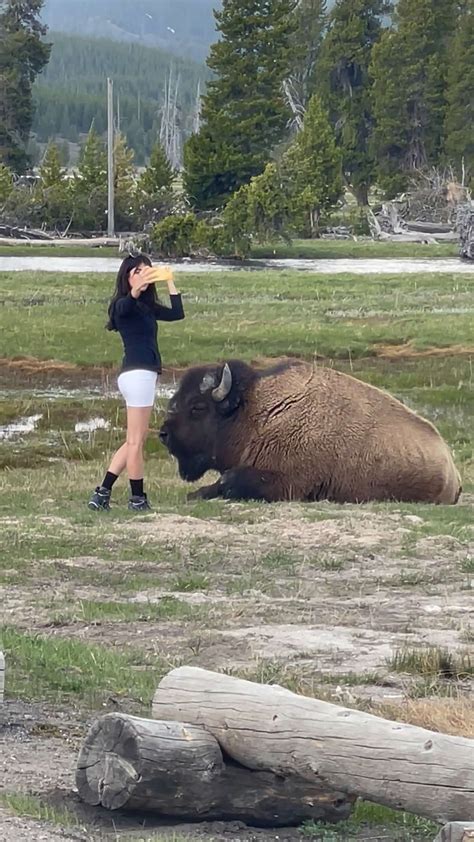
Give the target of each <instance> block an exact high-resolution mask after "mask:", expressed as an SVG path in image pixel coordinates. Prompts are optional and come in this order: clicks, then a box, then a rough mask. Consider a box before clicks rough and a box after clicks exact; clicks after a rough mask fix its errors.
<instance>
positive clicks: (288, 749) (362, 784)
mask: <svg viewBox="0 0 474 842" xmlns="http://www.w3.org/2000/svg"><path fill="white" fill-rule="evenodd" d="M153 716H154V717H156V718H159V719H165V720H169V719H174V720H178V719H179V720H182V721H186V722H191V723H192V724H194V725H201V726H204V727H205V728H206V729H207V730H208V731H209V732H210V733H211V734H213V735H214V736H215V738H216V739H217V740H218V742H219V744H220V746H221V747H222V749H223V750H224V752H226V753H227V754H228V755H229V756H230V757H232V758H233V759H234V760H236V761H237V762H238V763H241V764H243V765H244V766H247V767H249V768H251V769H266V770H269V771H272V772H274V773H275V774H283V775H287V774H291V773H294V774H297V775H300V776H301V777H304V778H306V780H308V781H311V782H312V783H315V782H318V781H319V782H321V783H323V784H324V785H325V786H326V787H328V788H329V789H333V790H335V791H338V792H340V791H342V792H347V793H349V794H351V795H355V796H360V797H361V798H364V799H366V800H368V801H375V802H378V803H380V804H385V805H386V806H388V807H393V808H395V809H397V810H407V811H409V812H412V813H417V814H419V815H422V816H427V817H428V818H430V819H433V820H435V821H439V822H441V823H446V822H449V821H470V820H471V819H472V811H473V804H474V741H473V740H468V739H463V738H461V737H451V736H446V735H444V734H437V733H434V732H432V731H427V730H425V729H424V728H418V727H415V726H413V725H405V724H402V723H400V722H390V721H388V720H386V719H381V718H379V717H376V716H372V715H370V714H367V713H363V712H361V711H357V710H350V709H347V708H341V707H338V706H336V705H332V704H329V703H327V702H321V701H319V700H318V699H309V698H305V697H302V696H297V695H295V694H294V693H291V692H290V691H289V690H284V689H283V688H282V687H275V686H268V685H260V684H254V683H252V682H249V681H243V680H241V679H237V678H232V677H230V676H227V675H219V674H217V673H213V672H208V671H207V670H201V669H197V668H194V667H181V668H180V669H176V670H173V671H172V672H170V673H169V674H168V675H167V676H165V678H163V680H162V681H161V683H160V685H159V687H158V690H157V691H156V694H155V698H154V701H153Z"/></svg>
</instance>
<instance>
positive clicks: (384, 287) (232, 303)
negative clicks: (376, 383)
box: [0, 271, 474, 386]
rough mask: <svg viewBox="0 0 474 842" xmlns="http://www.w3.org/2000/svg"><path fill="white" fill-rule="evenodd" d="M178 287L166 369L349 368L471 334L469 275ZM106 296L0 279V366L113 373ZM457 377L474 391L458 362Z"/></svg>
mask: <svg viewBox="0 0 474 842" xmlns="http://www.w3.org/2000/svg"><path fill="white" fill-rule="evenodd" d="M178 280H179V283H180V285H182V287H183V293H184V296H185V309H186V313H187V318H186V320H185V321H184V322H182V323H178V324H172V325H165V326H162V328H161V339H160V342H161V347H162V351H163V358H164V360H165V363H166V365H168V366H182V365H188V364H191V363H196V362H214V361H216V360H219V359H222V358H226V357H233V356H239V357H242V358H244V359H247V360H251V359H255V358H259V357H262V356H265V357H277V356H281V355H295V356H299V357H304V358H307V359H313V358H314V355H315V354H318V355H321V356H324V357H330V358H333V359H337V360H341V361H344V360H347V361H349V362H352V363H353V362H354V361H355V360H358V359H362V358H367V357H371V356H376V355H377V354H378V353H379V350H380V346H386V345H389V346H393V347H397V346H398V347H399V346H407V355H408V356H409V353H410V352H412V351H416V350H418V351H420V350H424V349H427V348H432V347H438V348H449V347H450V346H456V345H465V344H466V342H468V339H469V337H470V336H471V335H472V330H471V328H472V313H473V308H474V304H473V298H474V296H473V283H472V280H471V279H470V277H469V276H457V275H447V276H436V275H430V274H424V275H416V276H393V277H392V276H384V277H378V276H370V275H368V276H365V277H353V276H350V275H346V276H341V275H337V276H333V277H328V276H318V275H311V274H308V273H305V272H302V273H299V272H294V271H293V272H288V271H284V272H272V271H263V272H240V273H238V274H235V273H227V272H224V273H222V274H221V275H209V276H206V275H193V274H189V275H188V274H186V275H183V276H181V277H179V279H178ZM112 288H113V277H112V276H108V275H93V276H91V275H67V274H60V273H58V274H51V273H31V272H21V273H8V272H4V273H2V274H1V275H0V302H2V303H3V306H2V307H1V308H0V357H4V358H5V357H8V358H15V357H22V356H32V357H35V358H37V359H40V360H51V359H54V360H59V361H61V362H65V363H72V364H77V365H104V366H109V367H114V366H117V365H118V363H119V360H120V358H121V345H120V339H119V337H118V336H116V335H111V334H110V333H108V332H107V331H106V330H105V329H104V323H105V319H106V309H107V304H108V300H109V298H110V295H111V292H112ZM19 314H21V318H19ZM52 326H54V329H52ZM460 362H462V360H461V361H460ZM463 372H464V373H463V380H465V381H469V380H470V379H471V382H472V371H471V370H470V369H469V367H468V358H467V357H466V360H465V367H463ZM419 385H421V386H423V385H424V383H421V384H419ZM453 385H457V383H456V384H454V383H453Z"/></svg>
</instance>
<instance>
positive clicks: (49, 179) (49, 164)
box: [40, 143, 64, 189]
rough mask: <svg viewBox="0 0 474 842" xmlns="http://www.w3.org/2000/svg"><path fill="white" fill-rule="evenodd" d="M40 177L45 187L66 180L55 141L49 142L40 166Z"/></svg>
mask: <svg viewBox="0 0 474 842" xmlns="http://www.w3.org/2000/svg"><path fill="white" fill-rule="evenodd" d="M40 179H41V184H42V186H43V188H45V189H48V187H56V186H57V185H58V184H61V183H62V182H63V181H64V170H63V168H62V166H61V160H60V154H59V149H58V147H57V146H56V144H55V143H49V144H48V146H47V147H46V152H45V153H44V158H43V160H42V162H41V166H40Z"/></svg>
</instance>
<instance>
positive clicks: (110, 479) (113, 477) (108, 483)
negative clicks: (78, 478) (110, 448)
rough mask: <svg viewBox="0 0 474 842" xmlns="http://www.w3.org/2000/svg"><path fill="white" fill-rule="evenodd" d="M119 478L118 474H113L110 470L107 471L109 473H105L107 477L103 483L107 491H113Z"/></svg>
mask: <svg viewBox="0 0 474 842" xmlns="http://www.w3.org/2000/svg"><path fill="white" fill-rule="evenodd" d="M117 480H118V476H117V474H112V473H111V472H110V471H107V473H106V475H105V479H104V481H103V483H102V488H106V489H107V491H112V488H113V487H114V483H116V482H117Z"/></svg>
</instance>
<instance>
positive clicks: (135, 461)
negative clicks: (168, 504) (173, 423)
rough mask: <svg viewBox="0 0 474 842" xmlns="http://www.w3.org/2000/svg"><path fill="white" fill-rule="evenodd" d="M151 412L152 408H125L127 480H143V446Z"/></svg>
mask: <svg viewBox="0 0 474 842" xmlns="http://www.w3.org/2000/svg"><path fill="white" fill-rule="evenodd" d="M152 411H153V407H152V406H146V407H142V406H141V407H135V406H133V407H131V406H129V407H128V408H127V444H126V448H127V452H126V464H127V473H128V478H129V479H143V473H144V462H143V445H144V444H145V441H146V438H147V435H148V427H149V424H150V418H151V413H152ZM119 452H120V451H119ZM117 456H118V453H117Z"/></svg>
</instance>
